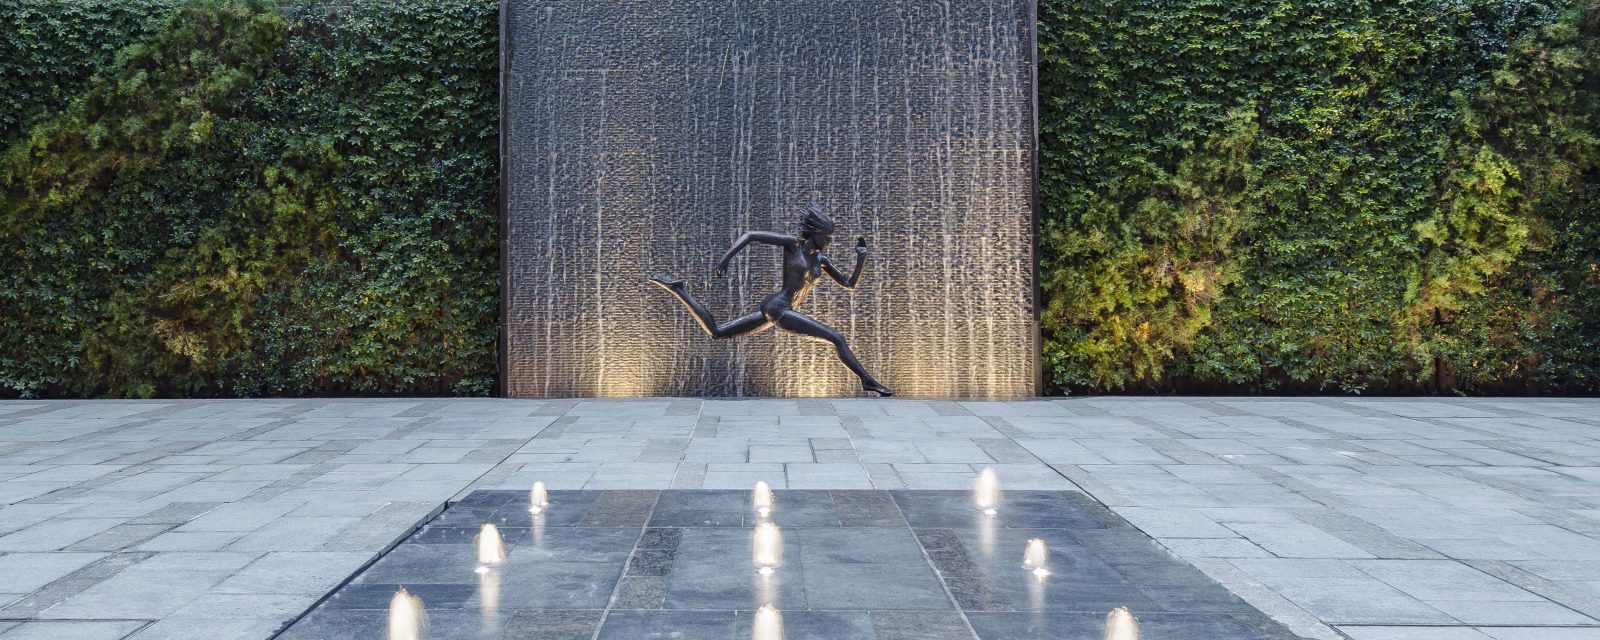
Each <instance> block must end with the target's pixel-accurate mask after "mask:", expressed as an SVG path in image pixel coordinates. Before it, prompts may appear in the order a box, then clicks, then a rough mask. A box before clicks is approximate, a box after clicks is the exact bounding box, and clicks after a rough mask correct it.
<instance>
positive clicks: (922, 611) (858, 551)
mask: <svg viewBox="0 0 1600 640" xmlns="http://www.w3.org/2000/svg"><path fill="white" fill-rule="evenodd" d="M776 495H777V503H776V504H777V506H776V509H775V510H774V512H773V513H772V514H771V521H772V522H774V523H775V524H777V525H778V526H779V529H780V531H781V532H782V536H783V540H784V553H783V565H782V566H781V567H780V568H779V569H778V571H777V572H776V573H775V574H774V575H771V576H761V575H758V574H757V573H756V572H755V571H754V568H753V567H752V565H751V553H750V552H751V549H750V545H751V531H752V527H753V526H754V525H755V524H757V523H758V522H760V518H758V517H757V516H756V514H755V512H754V509H753V508H752V506H751V504H750V498H749V494H748V493H747V492H743V491H554V492H551V493H550V500H551V504H550V506H549V507H548V508H547V509H545V510H544V511H543V513H540V514H537V515H535V514H531V513H529V510H528V505H527V495H526V493H524V492H520V491H478V492H474V493H472V494H470V495H468V496H467V497H466V498H465V499H463V500H462V501H460V502H459V503H457V504H455V505H452V506H451V507H450V508H449V509H446V510H445V511H444V512H443V513H442V514H441V515H440V516H439V517H437V518H436V519H434V520H433V521H432V522H430V523H428V524H427V525H426V526H424V527H423V528H422V529H421V530H419V531H418V532H417V533H415V534H414V535H412V536H411V537H410V538H409V539H407V540H406V541H405V542H403V543H402V544H400V545H399V546H397V547H396V548H395V549H394V550H392V551H390V552H389V553H387V554H385V555H384V556H383V557H382V558H380V559H379V560H378V561H377V562H375V563H373V564H372V565H371V566H370V567H368V568H367V569H366V570H364V571H362V572H361V573H359V574H357V575H356V576H354V577H353V578H352V579H351V580H350V581H349V583H347V584H345V585H344V586H342V587H341V588H339V589H338V590H337V591H336V592H334V593H333V594H332V595H331V596H330V597H329V598H327V599H326V600H325V601H323V602H322V603H320V604H319V605H318V606H317V607H315V608H314V609H313V610H312V611H310V612H309V613H308V614H307V615H306V616H304V617H303V618H301V619H300V620H299V621H297V622H296V623H295V624H293V625H292V626H291V627H290V628H289V629H287V630H286V631H284V632H283V633H282V634H281V635H280V636H279V637H280V638H284V639H292V640H306V639H312V638H319V639H320V638H351V639H357V640H359V639H363V638H371V639H374V640H378V639H383V638H385V636H386V610H387V607H388V603H389V599H390V598H391V597H392V596H393V595H394V593H395V591H396V590H397V589H399V588H401V587H404V588H406V589H407V590H409V591H410V592H411V593H413V594H415V595H416V596H418V597H420V598H421V599H422V600H423V602H424V604H425V606H426V608H427V611H428V614H429V620H430V627H429V634H428V636H427V637H428V638H429V639H430V640H441V639H454V638H508V639H509V638H522V639H551V640H566V639H592V638H601V639H613V638H615V639H624V638H625V639H628V640H638V639H646V638H676V639H679V640H696V639H701V638H705V639H713V640H735V639H740V640H742V639H746V638H751V637H752V634H753V631H752V627H753V620H754V615H755V611H756V609H757V608H759V607H761V606H762V605H765V604H771V605H772V606H774V607H775V608H777V609H778V610H779V611H780V612H781V614H782V617H783V628H784V637H785V638H786V640H807V639H813V638H814V639H818V640H822V639H826V640H911V639H916V640H957V639H959V640H974V639H978V640H1024V639H1035V638H1038V639H1044V638H1050V639H1052V640H1059V639H1077V638H1085V639H1095V640H1099V639H1100V638H1101V637H1102V634H1103V629H1102V626H1103V624H1104V620H1105V616H1106V613H1107V612H1109V611H1110V610H1111V609H1113V608H1116V607H1128V608H1129V609H1131V610H1132V611H1133V612H1134V614H1135V615H1136V616H1138V617H1139V619H1140V621H1141V626H1142V629H1143V631H1144V638H1145V640H1216V639H1220V638H1226V639H1229V640H1280V639H1286V638H1293V637H1295V636H1294V635H1293V634H1291V633H1289V632H1288V631H1286V630H1285V629H1283V628H1282V627H1281V626H1279V625H1278V624H1276V623H1274V622H1273V621H1271V620H1270V619H1269V618H1267V617H1266V616H1264V615H1262V614H1261V613H1259V612H1257V611H1256V610H1255V609H1253V608H1251V607H1250V605H1249V604H1247V603H1245V602H1244V601H1243V600H1240V599H1239V598H1237V597H1236V596H1234V595H1233V594H1231V593H1229V592H1228V591H1227V590H1226V589H1223V588H1222V587H1221V586H1220V585H1218V584H1216V583H1215V582H1213V581H1211V580H1210V579H1209V578H1207V577H1206V576H1205V575H1204V574H1202V573H1201V572H1200V571H1198V570H1196V569H1194V568H1193V567H1191V566H1189V565H1187V564H1185V563H1183V562H1182V561H1180V560H1178V559H1176V558H1174V557H1173V556H1171V555H1170V554H1168V553H1166V552H1165V551H1164V550H1162V549H1160V548H1159V547H1157V546H1156V545H1155V544H1154V543H1153V542H1152V541H1151V540H1150V539H1149V538H1147V537H1145V536H1144V534H1142V533H1140V532H1139V531H1138V530H1137V529H1134V528H1133V527H1131V526H1129V525H1128V524H1127V523H1126V522H1124V521H1122V520H1121V519H1119V518H1117V517H1116V516H1115V515H1114V514H1112V513H1111V512H1110V511H1109V510H1106V509H1105V508H1104V507H1102V506H1100V505H1099V504H1097V503H1095V502H1094V501H1093V500H1090V499H1088V498H1087V497H1085V496H1083V495H1082V494H1080V493H1077V492H1073V491H1017V492H1008V493H1007V494H1006V495H1005V497H1004V499H1003V501H1002V503H1001V506H1000V513H999V514H998V515H995V516H986V515H983V514H982V513H979V512H978V511H977V510H976V509H975V508H973V506H972V502H971V499H970V496H969V495H968V494H967V493H966V492H961V491H892V492H886V491H778V492H776ZM484 523H494V524H495V525H496V527H498V528H499V530H500V532H501V534H502V537H503V538H504V541H505V547H506V561H505V562H504V563H503V564H500V565H498V566H494V567H491V568H489V569H488V570H487V571H486V572H483V573H480V572H476V571H474V569H475V568H476V566H477V560H476V538H477V536H478V535H479V530H480V527H481V526H482V525H483V524H484ZM1034 538H1038V539H1041V540H1044V541H1045V542H1046V544H1047V545H1049V548H1050V569H1051V571H1052V574H1051V575H1050V576H1048V577H1045V578H1039V577H1037V576H1034V575H1032V574H1030V573H1029V572H1028V571H1027V570H1026V569H1025V568H1024V567H1023V566H1022V555H1023V549H1024V548H1025V547H1026V545H1027V542H1028V540H1030V539H1034Z"/></svg>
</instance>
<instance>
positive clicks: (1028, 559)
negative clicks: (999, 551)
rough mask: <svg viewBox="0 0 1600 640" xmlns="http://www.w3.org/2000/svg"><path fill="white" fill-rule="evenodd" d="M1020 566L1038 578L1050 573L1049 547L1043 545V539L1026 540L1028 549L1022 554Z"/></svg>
mask: <svg viewBox="0 0 1600 640" xmlns="http://www.w3.org/2000/svg"><path fill="white" fill-rule="evenodd" d="M1022 566H1024V567H1026V568H1027V569H1028V571H1030V572H1032V573H1033V575H1034V576H1036V577H1039V578H1043V577H1045V576H1048V575H1050V548H1049V547H1046V546H1045V544H1044V541H1043V540H1040V539H1038V538H1034V539H1032V540H1029V541H1028V549H1027V551H1024V552H1023V554H1022Z"/></svg>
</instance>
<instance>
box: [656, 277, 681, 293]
mask: <svg viewBox="0 0 1600 640" xmlns="http://www.w3.org/2000/svg"><path fill="white" fill-rule="evenodd" d="M650 281H651V282H654V283H656V285H658V286H660V287H661V288H662V289H666V290H668V291H683V281H682V280H679V279H677V278H674V277H672V276H664V275H661V274H654V275H651V276H650Z"/></svg>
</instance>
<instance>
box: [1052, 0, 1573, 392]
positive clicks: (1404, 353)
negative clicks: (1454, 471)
mask: <svg viewBox="0 0 1600 640" xmlns="http://www.w3.org/2000/svg"><path fill="white" fill-rule="evenodd" d="M1039 37H1040V42H1039V48H1040V58H1041V78H1040V109H1041V114H1040V129H1041V146H1042V148H1043V158H1042V165H1043V166H1042V169H1043V175H1044V178H1043V180H1044V182H1043V184H1042V185H1041V193H1042V198H1043V204H1044V210H1045V214H1044V220H1043V224H1042V229H1043V231H1042V233H1043V238H1042V239H1041V245H1042V248H1043V250H1044V257H1043V263H1042V265H1041V273H1042V274H1043V276H1042V277H1043V279H1044V283H1043V285H1044V288H1045V291H1046V296H1047V298H1048V307H1047V309H1046V311H1045V314H1044V329H1045V333H1046V336H1047V345H1046V348H1045V361H1046V363H1047V368H1048V374H1049V375H1050V377H1051V378H1052V379H1053V381H1054V382H1055V384H1056V385H1057V386H1058V388H1059V389H1065V390H1069V391H1128V392H1144V391H1152V390H1157V391H1191V392H1193V391H1203V392H1361V391H1365V392H1455V391H1460V392H1484V393H1524V392H1526V393H1595V392H1597V391H1600V268H1597V265H1596V263H1597V262H1600V208H1597V207H1600V197H1597V195H1600V194H1597V191H1596V190H1597V189H1600V180H1597V179H1596V178H1597V171H1600V147H1597V143H1596V136H1597V134H1600V3H1596V2H1595V1H1594V0H1582V3H1581V5H1580V6H1577V7H1575V8H1574V7H1572V6H1571V5H1569V4H1566V3H1560V4H1556V3H1550V2H1539V1H1524V0H1430V1H1427V2H1392V1H1387V0H1380V1H1367V0H1294V1H1292V2H1291V1H1287V0H1284V1H1255V2H1215V1H1212V0H1182V1H1180V2H1166V3H1150V2H1143V1H1141V0H1110V1H1108V2H1082V1H1081V0H1042V1H1041V3H1040V36H1039Z"/></svg>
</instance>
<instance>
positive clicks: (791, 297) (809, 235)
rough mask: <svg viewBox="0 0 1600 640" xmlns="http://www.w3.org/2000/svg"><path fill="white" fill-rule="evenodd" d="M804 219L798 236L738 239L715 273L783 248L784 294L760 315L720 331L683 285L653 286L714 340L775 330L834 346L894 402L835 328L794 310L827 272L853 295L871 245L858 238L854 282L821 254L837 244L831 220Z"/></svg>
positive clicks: (757, 234)
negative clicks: (752, 249)
mask: <svg viewBox="0 0 1600 640" xmlns="http://www.w3.org/2000/svg"><path fill="white" fill-rule="evenodd" d="M805 213H806V216H805V220H804V221H802V222H801V224H800V235H799V236H792V235H789V234H786V233H771V232H766V231H751V232H748V233H746V234H744V235H743V236H740V237H739V241H738V242H735V243H733V247H732V248H730V249H728V252H727V253H725V254H723V255H722V259H721V260H719V261H717V266H716V269H715V270H714V271H713V273H715V274H716V275H717V276H718V277H721V276H723V275H726V274H727V273H728V261H729V260H732V259H733V256H734V255H736V254H738V253H739V251H740V250H741V249H744V248H745V246H747V245H749V244H750V243H751V242H760V243H764V244H770V245H774V246H779V247H783V288H782V289H780V290H778V292H777V293H774V294H772V295H770V296H767V299H766V300H763V301H761V310H760V311H757V312H755V313H751V314H748V315H745V316H742V317H740V318H738V319H737V320H734V321H732V322H729V323H727V324H721V325H719V324H717V321H716V319H715V318H713V317H712V316H711V312H710V311H707V310H706V308H705V305H702V304H700V302H699V301H698V300H695V299H694V296H692V295H690V294H689V292H688V291H687V290H685V288H684V285H683V280H681V279H678V278H673V277H671V276H663V275H653V276H650V281H651V282H654V283H656V284H657V285H660V286H661V288H663V289H666V290H667V291H669V292H671V293H672V295H674V296H676V297H677V298H678V301H679V302H682V303H683V306H684V307H687V308H688V309H689V313H690V314H691V315H693V316H694V319H695V322H698V323H700V328H702V329H705V330H706V333H707V334H708V335H710V336H711V338H712V339H714V340H725V339H728V338H737V337H740V336H747V335H751V334H755V333H759V332H762V331H765V330H767V329H768V328H770V327H772V326H774V325H776V326H777V327H778V328H779V329H783V330H784V331H788V332H791V333H798V334H800V335H802V336H805V337H807V338H811V339H813V340H817V341H820V342H826V343H828V344H831V345H833V348H834V349H835V350H837V351H838V352H839V360H840V361H841V362H843V363H844V366H846V367H849V368H850V371H851V372H853V373H855V374H856V377H857V378H860V379H861V388H862V389H863V390H866V391H871V392H873V393H876V394H878V395H880V396H883V397H889V396H892V395H894V392H893V391H890V390H889V388H888V387H885V386H883V385H881V384H878V381H877V380H874V379H873V378H872V375H871V374H869V373H867V370H866V369H865V368H863V367H862V366H861V362H860V361H859V360H856V354H854V353H852V352H851V351H850V346H849V345H847V344H845V341H844V336H842V335H840V334H839V332H838V331H835V330H833V328H832V327H829V326H828V325H825V324H822V323H821V322H817V321H816V320H814V319H812V318H810V317H808V316H806V315H805V314H803V313H800V312H799V311H795V310H794V307H795V305H798V304H800V302H801V301H802V300H805V297H806V295H807V294H809V293H811V289H812V288H813V287H815V286H816V285H817V281H818V280H821V279H822V273H823V272H827V274H828V276H829V277H832V278H833V280H834V282H837V283H839V286H842V287H844V288H846V289H855V288H856V283H857V282H858V281H860V279H861V267H862V266H864V265H866V263H867V239H866V238H859V239H857V240H856V268H855V271H853V272H851V274H850V277H848V278H847V277H845V275H844V273H842V272H840V271H839V268H838V267H835V266H833V262H832V261H830V260H828V256H827V254H824V253H822V250H823V249H826V248H828V242H829V241H830V240H832V239H833V218H832V217H831V216H829V215H828V213H827V212H825V211H823V210H822V207H820V206H818V205H817V204H815V203H813V204H811V205H810V206H808V207H806V209H805Z"/></svg>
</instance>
